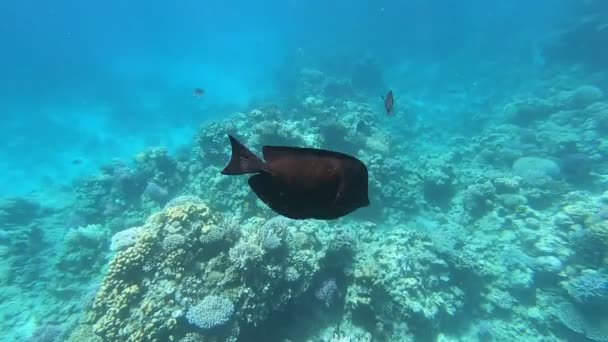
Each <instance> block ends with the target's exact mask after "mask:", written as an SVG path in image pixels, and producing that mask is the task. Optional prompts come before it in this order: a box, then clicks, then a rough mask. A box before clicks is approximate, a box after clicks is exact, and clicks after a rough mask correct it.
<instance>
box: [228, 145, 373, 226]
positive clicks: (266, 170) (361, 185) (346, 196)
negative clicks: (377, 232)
mask: <svg viewBox="0 0 608 342" xmlns="http://www.w3.org/2000/svg"><path fill="white" fill-rule="evenodd" d="M228 137H229V138H230V144H231V145H232V157H231V158H230V162H229V163H228V165H226V167H225V168H224V170H223V171H222V174H224V175H242V174H246V173H255V175H253V176H252V177H250V178H249V186H250V187H251V189H252V190H253V192H255V194H256V195H257V196H258V198H259V199H260V200H262V201H263V202H264V203H266V205H268V206H269V207H270V208H271V209H272V210H274V211H275V212H277V213H278V214H280V215H283V216H286V217H289V218H292V219H308V218H315V219H323V220H330V219H336V218H339V217H342V216H344V215H347V214H349V213H351V212H353V211H354V210H356V209H358V208H361V207H366V206H368V205H369V199H368V196H367V185H368V180H367V167H365V164H363V162H361V161H360V160H359V159H357V158H355V157H351V156H349V155H346V154H343V153H339V152H333V151H326V150H319V149H314V148H300V147H284V146H264V147H263V149H262V153H263V155H264V160H261V159H260V158H258V157H257V156H256V155H255V154H253V152H251V151H249V149H247V147H245V146H244V145H243V144H241V143H240V142H239V141H237V140H236V139H235V138H234V137H233V136H230V135H229V136H228Z"/></svg>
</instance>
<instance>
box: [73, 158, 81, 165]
mask: <svg viewBox="0 0 608 342" xmlns="http://www.w3.org/2000/svg"><path fill="white" fill-rule="evenodd" d="M80 164H82V159H78V158H76V159H74V160H72V165H80Z"/></svg>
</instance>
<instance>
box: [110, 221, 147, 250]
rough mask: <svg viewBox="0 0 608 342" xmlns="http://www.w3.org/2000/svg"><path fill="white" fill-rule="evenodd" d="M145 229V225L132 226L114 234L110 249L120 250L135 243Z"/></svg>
mask: <svg viewBox="0 0 608 342" xmlns="http://www.w3.org/2000/svg"><path fill="white" fill-rule="evenodd" d="M143 230H144V227H132V228H129V229H125V230H122V231H120V232H118V233H116V234H114V236H112V243H111V245H110V250H111V251H112V252H118V251H121V250H123V249H125V248H127V247H129V246H131V245H133V244H135V242H136V241H137V238H138V237H139V235H140V234H141V233H142V232H143Z"/></svg>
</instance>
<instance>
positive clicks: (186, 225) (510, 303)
mask: <svg viewBox="0 0 608 342" xmlns="http://www.w3.org/2000/svg"><path fill="white" fill-rule="evenodd" d="M301 78H302V80H301V84H300V88H299V89H301V90H302V92H301V94H300V95H298V96H299V97H298V100H299V101H298V103H300V105H299V106H297V107H296V108H291V109H290V110H285V111H283V110H281V109H279V108H278V107H275V106H266V107H264V106H262V107H258V108H253V109H251V110H248V111H246V112H243V113H235V114H234V115H233V116H230V117H227V118H225V119H224V120H219V121H215V122H209V123H206V124H204V125H203V126H201V128H200V129H199V131H198V134H197V135H196V137H195V138H194V142H193V144H192V146H190V147H189V148H188V151H187V152H186V153H183V154H181V155H180V156H171V155H169V154H168V153H167V152H166V151H164V150H162V149H151V150H149V151H145V152H143V153H142V154H140V155H137V156H136V157H135V158H134V160H133V161H132V162H115V163H113V164H111V165H109V166H106V167H104V168H102V170H101V171H100V173H99V174H98V175H92V176H90V177H89V178H87V179H84V180H82V181H80V182H78V183H77V184H76V185H75V186H74V188H73V189H70V192H69V194H70V195H71V196H72V197H71V198H72V199H73V200H72V202H71V203H69V204H68V205H66V207H65V208H52V209H49V208H45V206H44V205H42V204H38V202H36V201H33V200H25V199H14V200H9V201H6V202H4V203H2V205H0V223H1V224H2V226H3V228H4V229H3V230H2V233H1V234H2V235H0V244H1V246H0V247H1V248H0V253H1V255H2V256H3V258H4V260H5V263H4V264H3V266H2V267H3V268H5V269H3V270H2V271H3V272H2V273H1V274H2V277H0V286H2V288H3V289H6V290H5V291H2V292H1V293H0V296H2V297H1V298H2V299H3V300H2V301H1V303H2V304H0V306H2V308H3V309H4V312H5V316H4V318H5V320H4V321H5V322H7V324H12V325H17V324H24V323H23V322H24V321H27V319H26V318H25V317H24V316H23V314H22V313H21V311H23V309H24V308H25V309H26V310H28V311H29V312H30V314H32V313H35V315H36V316H37V317H38V319H39V321H38V322H36V324H35V325H36V329H35V331H36V334H40V335H33V336H44V335H45V334H48V335H49V336H51V335H52V336H61V338H64V339H67V338H68V335H69V340H70V341H180V342H193V341H239V340H240V341H258V340H259V341H284V340H291V341H306V340H313V341H371V340H373V341H410V340H458V339H460V340H464V339H468V340H484V341H486V340H497V341H523V340H525V341H547V340H552V341H554V340H555V341H561V340H582V339H583V338H588V339H591V340H597V341H603V340H606V336H608V331H607V330H606V329H605V327H606V326H607V324H606V322H608V312H606V309H605V308H606V305H603V304H605V302H606V300H607V298H608V292H607V290H606V289H607V288H608V280H607V278H608V269H607V267H606V265H607V264H608V254H607V252H608V193H607V192H606V190H607V189H608V163H607V162H606V160H607V157H608V140H607V139H606V138H605V137H606V132H608V102H607V101H606V94H604V92H603V91H602V90H601V89H600V88H599V87H598V86H596V85H594V84H588V83H587V82H581V81H575V80H574V79H569V78H565V79H564V78H563V77H561V76H560V77H557V76H556V77H555V78H554V79H551V80H547V81H546V83H547V84H553V85H555V84H559V86H545V85H546V84H543V85H541V86H539V88H538V89H535V91H533V92H526V93H523V94H517V95H514V96H513V98H512V99H511V101H510V102H509V103H508V104H507V105H506V106H496V107H494V108H492V109H491V110H492V113H490V114H492V116H493V117H495V118H497V119H495V120H496V122H495V124H494V125H491V126H487V128H486V129H484V130H483V131H479V132H477V134H475V135H473V136H467V137H466V138H465V137H463V136H460V135H454V133H453V132H450V133H447V132H445V131H444V130H441V129H433V128H432V127H430V126H429V125H426V126H425V125H421V126H418V127H417V128H412V127H410V128H407V138H403V137H402V135H404V134H402V133H400V134H401V135H397V134H396V133H395V131H394V128H395V127H396V126H399V127H406V126H407V125H406V124H405V123H404V122H403V121H400V120H405V119H403V118H402V117H400V116H399V111H397V113H396V116H395V117H391V118H387V117H385V116H380V115H378V109H376V108H375V107H373V105H370V104H368V103H366V102H364V101H355V100H353V99H352V98H341V97H339V96H336V95H334V96H333V97H331V100H330V99H328V97H326V95H324V91H325V90H326V88H327V85H328V84H329V83H331V82H333V80H331V77H329V76H325V75H324V74H323V73H322V72H320V71H314V70H306V71H303V72H302V74H301ZM380 110H381V108H380ZM388 120H393V121H388ZM404 130H406V128H404ZM228 133H230V134H235V135H237V136H239V138H240V139H242V140H243V142H245V143H246V144H247V145H248V146H251V147H253V148H254V149H255V148H257V147H260V146H263V145H267V144H281V145H293V146H310V147H322V148H330V149H334V150H340V151H344V152H347V153H351V154H354V155H357V157H359V158H360V159H361V160H363V161H364V162H365V163H366V164H367V166H368V169H369V172H370V201H371V203H372V205H371V207H370V208H366V209H363V210H360V211H357V212H356V213H354V214H353V215H351V216H348V217H346V218H343V219H340V220H336V221H330V222H322V221H292V220H287V219H284V218H281V217H275V216H276V215H275V214H274V213H273V212H271V211H270V210H269V209H268V208H267V207H266V206H265V205H263V203H262V202H260V201H259V200H258V199H257V198H256V197H255V196H254V194H252V192H251V191H250V190H249V188H248V186H247V183H246V177H223V176H221V175H220V174H219V171H220V170H221V168H222V167H223V166H224V163H225V161H226V158H227V156H228V155H229V144H228V142H227V138H226V135H227V134H228ZM53 246H60V247H59V248H55V247H53ZM49 260H50V261H49ZM108 261H109V263H108ZM13 269H19V270H21V271H20V272H19V273H15V272H10V270H13ZM4 271H6V272H4ZM100 276H101V278H102V279H101V280H99V279H98V277H100ZM18 291H22V292H23V291H29V292H28V293H31V295H30V296H31V298H30V299H31V303H34V302H36V300H38V299H39V297H38V296H37V295H36V294H35V293H44V294H48V296H47V297H45V299H44V300H45V301H47V302H48V303H47V304H46V305H45V306H44V307H37V306H36V305H34V304H23V303H18V304H19V305H17V303H13V302H11V301H10V300H9V299H10V297H11V295H12V294H15V293H18ZM83 312H84V314H83ZM296 317H299V319H296ZM302 317H306V319H305V320H304V319H302ZM66 320H67V321H68V323H67V324H65V323H64V322H66ZM33 336H30V337H32V338H33Z"/></svg>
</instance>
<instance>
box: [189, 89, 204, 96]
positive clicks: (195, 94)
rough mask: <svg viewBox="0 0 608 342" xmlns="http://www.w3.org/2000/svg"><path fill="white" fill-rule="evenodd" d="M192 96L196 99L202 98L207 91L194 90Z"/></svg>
mask: <svg viewBox="0 0 608 342" xmlns="http://www.w3.org/2000/svg"><path fill="white" fill-rule="evenodd" d="M192 95H194V97H198V98H201V97H203V95H205V90H204V89H202V88H194V90H193V91H192Z"/></svg>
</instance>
